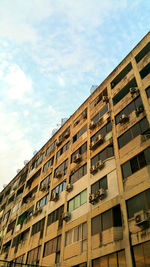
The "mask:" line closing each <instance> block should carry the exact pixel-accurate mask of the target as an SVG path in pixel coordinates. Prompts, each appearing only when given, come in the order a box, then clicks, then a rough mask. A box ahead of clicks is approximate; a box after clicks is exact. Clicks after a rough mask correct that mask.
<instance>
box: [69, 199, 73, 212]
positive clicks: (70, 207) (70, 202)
mask: <svg viewBox="0 0 150 267" xmlns="http://www.w3.org/2000/svg"><path fill="white" fill-rule="evenodd" d="M73 210H74V199H72V200H70V201H69V211H70V212H71V211H73Z"/></svg>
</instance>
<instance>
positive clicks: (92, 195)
mask: <svg viewBox="0 0 150 267" xmlns="http://www.w3.org/2000/svg"><path fill="white" fill-rule="evenodd" d="M89 203H91V204H92V205H94V204H95V195H94V194H90V195H89Z"/></svg>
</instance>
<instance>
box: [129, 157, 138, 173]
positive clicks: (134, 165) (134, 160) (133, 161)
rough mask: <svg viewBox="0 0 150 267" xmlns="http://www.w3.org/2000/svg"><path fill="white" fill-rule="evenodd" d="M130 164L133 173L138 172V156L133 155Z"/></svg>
mask: <svg viewBox="0 0 150 267" xmlns="http://www.w3.org/2000/svg"><path fill="white" fill-rule="evenodd" d="M130 164H131V170H132V173H134V172H136V171H138V170H139V165H138V160H137V156H135V157H133V158H132V159H131V160H130Z"/></svg>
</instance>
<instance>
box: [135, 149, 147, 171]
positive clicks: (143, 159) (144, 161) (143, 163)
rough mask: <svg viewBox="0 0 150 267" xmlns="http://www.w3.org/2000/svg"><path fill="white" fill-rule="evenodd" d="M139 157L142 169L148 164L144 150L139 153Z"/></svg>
mask: <svg viewBox="0 0 150 267" xmlns="http://www.w3.org/2000/svg"><path fill="white" fill-rule="evenodd" d="M137 158H138V161H139V165H140V169H141V168H143V167H145V166H146V160H145V156H144V152H141V153H140V154H138V156H137Z"/></svg>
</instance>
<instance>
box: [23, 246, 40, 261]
mask: <svg viewBox="0 0 150 267" xmlns="http://www.w3.org/2000/svg"><path fill="white" fill-rule="evenodd" d="M40 255H41V246H39V247H37V248H34V249H32V250H30V251H29V252H28V254H27V261H26V264H35V265H37V264H38V263H39V260H40Z"/></svg>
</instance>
